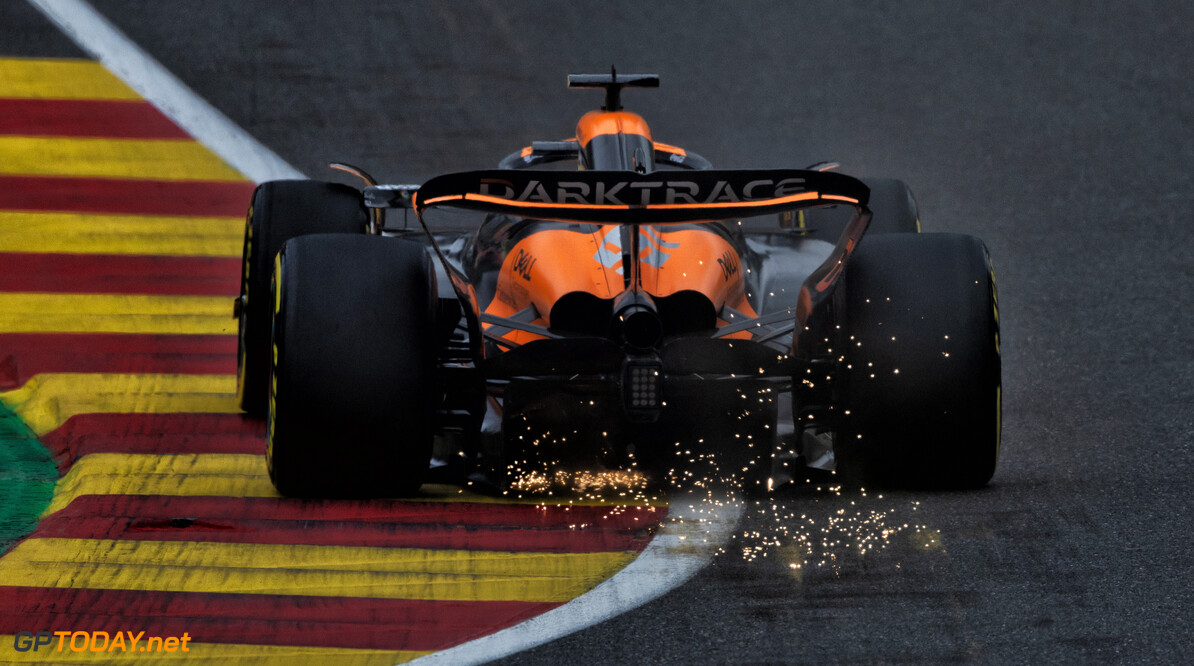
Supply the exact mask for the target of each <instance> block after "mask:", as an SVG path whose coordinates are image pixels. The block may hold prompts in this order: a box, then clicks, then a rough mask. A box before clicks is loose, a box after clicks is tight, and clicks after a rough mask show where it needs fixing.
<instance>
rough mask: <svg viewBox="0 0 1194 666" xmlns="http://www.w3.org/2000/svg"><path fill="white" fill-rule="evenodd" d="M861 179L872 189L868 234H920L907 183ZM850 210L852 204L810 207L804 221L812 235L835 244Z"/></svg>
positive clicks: (918, 221)
mask: <svg viewBox="0 0 1194 666" xmlns="http://www.w3.org/2000/svg"><path fill="white" fill-rule="evenodd" d="M863 182H864V183H866V186H867V187H869V188H871V198H870V201H869V203H867V208H870V209H871V213H872V215H871V224H870V226H869V227H867V231H866V233H867V235H868V236H874V235H876V234H915V233H920V212H919V210H918V209H917V206H916V197H914V196H912V189H911V188H909V187H908V184H907V183H905V182H904V181H902V180H897V179H895V178H864V179H863ZM853 212H854V209H853V207H852V206H834V207H829V208H812V209H809V210H807V211H805V213H804V215H805V217H804V224H805V226H806V227H807V228H808V229H810V230H811V231H810V233H811V235H812V237H813V238H819V239H821V240H824V241H827V242H830V243H837V239H838V238H839V237H840V236H841V235H842V231H843V230H844V229H845V228H846V224H847V223H848V222H849V221H850V218H851V216H852V215H853Z"/></svg>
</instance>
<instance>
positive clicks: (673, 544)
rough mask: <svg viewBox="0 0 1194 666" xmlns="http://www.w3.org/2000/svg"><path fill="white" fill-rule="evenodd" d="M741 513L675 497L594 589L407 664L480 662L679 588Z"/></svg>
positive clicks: (728, 505)
mask: <svg viewBox="0 0 1194 666" xmlns="http://www.w3.org/2000/svg"><path fill="white" fill-rule="evenodd" d="M741 515H742V504H741V503H740V502H735V501H723V500H708V499H706V500H704V501H703V502H699V503H697V502H691V503H690V502H689V501H688V500H683V499H681V498H675V499H673V500H672V502H671V508H670V509H669V513H668V519H667V521H665V522H664V524H663V526H662V529H661V530H660V531H659V533H658V534H656V535H655V538H654V539H652V540H651V543H649V544H647V547H646V548H645V549H643V552H642V553H641V554H640V555H639V556H638V558H636V559H635V560H634V561H633V562H631V563H630V564H629V565H627V566H626V568H624V569H622V570H621V571H619V572H618V573H616V574H614V575H613V577H611V578H609V579H608V580H606V581H605V582H603V583H601V584H600V585H598V586H597V587H595V588H593V589H592V590H589V591H588V592H586V593H585V594H582V595H581V596H579V597H577V598H575V599H573V600H572V601H569V602H568V603H566V604H564V605H563V606H560V607H558V608H554V609H552V610H550V611H548V612H546V613H544V614H542V615H538V616H536V617H533V618H531V619H529V620H527V621H525V622H523V623H521V624H516V625H514V626H513V627H510V628H508V629H503V630H502V631H499V632H497V633H494V634H490V635H488V636H483V637H481V638H478V639H476V640H472V641H469V642H467V643H462V644H460V645H457V646H456V647H453V648H448V649H447V650H442V651H440V652H436V653H434V654H429V655H427V656H426V657H420V658H418V659H415V660H413V661H410V662H407V664H408V666H430V665H432V664H454V665H457V664H459V665H462V666H463V665H467V664H482V663H485V662H487V661H492V660H494V659H500V658H502V657H506V656H509V655H512V654H515V653H517V652H521V651H523V650H528V649H530V648H533V647H535V646H537V645H542V644H544V643H547V642H549V641H553V640H555V639H557V638H560V637H563V636H567V635H568V634H571V633H573V632H576V631H580V630H581V629H585V628H588V627H591V626H593V625H595V624H597V623H599V622H604V621H605V620H608V619H610V618H612V617H614V616H616V615H620V614H622V613H625V612H626V611H628V610H631V609H632V608H637V607H639V606H641V605H643V604H645V603H647V602H648V601H651V600H652V599H655V598H657V597H660V596H662V595H663V594H664V593H665V592H668V591H670V590H672V589H674V588H676V587H679V586H680V585H681V584H682V583H684V582H685V581H687V580H688V579H689V578H691V577H692V576H693V575H694V574H695V573H696V572H698V571H700V570H701V569H702V568H703V567H704V566H705V565H706V564H708V562H709V561H710V560H711V559H712V558H713V556H714V555H716V554H717V552H718V551H720V550H721V549H722V548H723V547H724V546H725V544H726V543H727V542H728V541H729V539H730V537H731V536H732V534H733V530H734V526H735V525H737V524H738V518H739V517H740V516H741Z"/></svg>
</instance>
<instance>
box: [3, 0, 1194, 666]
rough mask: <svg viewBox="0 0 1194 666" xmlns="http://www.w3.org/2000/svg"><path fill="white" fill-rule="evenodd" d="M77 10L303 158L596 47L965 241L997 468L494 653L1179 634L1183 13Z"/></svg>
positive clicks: (495, 95)
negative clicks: (997, 412) (985, 261)
mask: <svg viewBox="0 0 1194 666" xmlns="http://www.w3.org/2000/svg"><path fill="white" fill-rule="evenodd" d="M94 4H95V6H96V7H97V8H98V9H99V10H100V11H101V12H102V13H104V14H105V15H106V16H108V17H109V18H110V19H111V20H112V21H113V22H114V23H115V24H116V25H117V26H119V27H120V28H121V29H123V30H124V31H125V32H126V33H127V34H128V35H129V36H130V37H131V38H132V39H133V40H134V41H135V42H137V43H138V44H140V45H141V46H142V47H143V48H145V49H146V50H147V51H149V52H150V53H151V54H152V55H154V57H156V58H157V59H159V60H160V61H161V62H162V63H163V64H164V65H165V66H166V67H167V68H168V69H170V70H171V71H172V72H174V73H175V74H176V75H177V76H179V77H180V78H181V79H182V80H183V81H184V82H186V83H187V84H188V85H189V86H190V87H192V88H193V89H194V90H195V91H196V92H198V93H199V94H200V95H201V96H203V97H204V98H206V99H207V100H209V101H210V102H211V103H213V104H214V105H215V106H216V107H217V108H219V109H220V110H222V111H223V112H224V113H225V114H227V115H228V116H229V117H230V118H232V119H233V120H234V121H235V122H237V123H238V124H239V125H240V126H241V127H243V128H244V129H245V130H247V131H248V132H249V133H251V134H253V135H254V136H255V137H257V138H258V139H259V140H260V141H262V142H263V143H265V144H266V145H267V146H269V147H270V148H272V149H273V150H275V151H276V152H278V153H279V154H280V155H281V156H282V157H283V158H285V159H286V160H288V161H289V162H290V163H291V164H293V165H294V166H296V167H297V168H299V169H300V170H302V171H304V172H305V173H307V174H308V175H310V176H312V177H318V178H329V179H335V177H334V175H333V173H332V172H330V171H327V170H326V169H324V167H323V165H324V164H326V163H327V162H329V161H333V160H340V161H347V162H350V163H356V164H359V165H360V166H362V167H364V168H366V169H367V170H369V171H371V172H373V173H374V175H376V176H378V177H379V178H381V179H382V180H385V181H390V182H419V181H421V180H423V179H426V178H428V177H430V176H432V175H434V174H437V173H440V172H443V171H447V170H457V169H469V168H478V167H487V166H490V165H492V164H494V163H496V161H497V160H498V159H499V158H501V157H502V156H504V155H505V154H506V153H508V152H510V151H512V150H515V149H517V148H519V147H521V146H523V145H525V144H526V142H527V141H529V140H532V139H559V138H564V137H567V136H571V135H572V126H573V123H574V122H575V119H576V118H577V117H578V116H579V115H580V114H581V113H583V112H584V111H585V110H587V109H588V108H590V107H592V106H594V105H595V104H596V102H597V99H596V96H595V95H596V94H595V93H588V92H581V91H575V92H574V91H568V90H566V89H565V88H564V76H565V75H566V74H568V73H570V72H579V71H586V72H587V71H596V72H599V71H604V70H607V69H608V68H609V66H610V65H611V64H616V65H617V67H618V68H619V70H621V71H623V72H632V71H650V72H657V73H659V74H660V75H661V76H662V86H661V88H660V89H659V90H657V91H630V92H628V93H627V94H626V95H625V97H624V101H625V103H626V105H627V107H628V108H629V109H631V110H634V111H637V112H639V113H642V114H643V115H644V116H645V117H646V118H647V119H648V121H649V122H651V124H652V129H653V131H654V134H655V137H656V138H657V139H659V140H661V141H664V142H667V143H672V144H678V145H682V146H685V147H687V148H689V149H691V150H694V151H696V152H698V153H701V154H702V155H704V156H705V157H707V158H709V159H710V160H712V161H713V162H714V164H715V165H717V166H721V167H727V168H734V167H784V166H789V167H803V166H805V165H808V164H811V163H814V162H817V161H820V160H827V159H828V160H835V161H839V162H841V163H842V164H843V171H845V172H847V173H852V174H854V175H860V176H895V177H900V178H903V179H905V180H907V181H908V182H909V183H910V184H911V186H912V188H913V189H914V191H915V192H916V194H917V197H918V200H919V203H920V210H921V217H922V222H923V225H924V227H925V229H926V230H927V231H954V232H962V233H969V234H974V235H977V236H980V237H981V238H983V239H984V240H985V241H986V243H987V245H988V246H989V248H990V250H991V253H992V255H993V257H994V261H995V266H996V271H997V277H998V279H999V296H1000V309H1001V320H1002V325H1003V330H1002V348H1003V354H1004V357H1003V358H1004V412H1003V414H1004V415H1003V457H1002V461H1001V463H1000V467H999V470H998V471H997V473H996V475H995V478H994V480H993V481H992V483H991V485H990V486H989V487H988V488H987V489H985V490H982V491H978V492H966V493H884V494H883V495H882V497H880V496H879V494H878V493H876V492H874V491H870V492H868V493H867V494H866V495H865V496H863V495H860V494H858V493H843V494H841V495H838V494H836V493H834V492H832V491H830V490H827V489H825V488H824V487H814V486H801V487H798V488H796V489H793V490H790V491H788V492H786V493H782V494H779V495H777V496H776V497H774V498H773V499H772V500H770V501H765V502H760V503H758V504H756V505H753V506H752V507H751V508H749V509H748V517H747V518H746V520H745V521H744V523H743V524H742V525H741V527H740V529H739V534H740V535H742V536H740V537H739V538H737V539H736V540H735V541H734V542H733V543H732V544H731V545H730V549H729V551H728V552H726V553H725V554H723V555H722V556H720V557H718V558H717V559H716V561H715V563H714V564H713V565H712V566H710V567H709V568H707V569H706V570H704V571H703V572H702V573H700V574H698V575H697V576H696V577H695V578H694V579H692V580H691V581H690V582H689V583H688V584H686V585H684V586H683V587H681V588H679V589H677V590H675V591H673V592H671V593H669V594H667V595H665V596H664V597H662V598H660V599H658V600H656V601H654V602H651V603H649V604H647V605H645V606H643V607H641V608H639V609H637V610H634V611H631V612H629V613H626V614H624V615H622V616H620V617H617V618H614V619H612V620H610V621H607V622H605V623H602V624H599V625H597V626H594V627H592V628H590V629H588V630H585V631H582V632H580V633H577V634H574V635H572V636H568V637H566V638H563V639H560V640H558V641H555V642H553V643H551V644H548V645H545V646H542V647H540V648H536V649H533V650H530V651H528V652H524V653H521V654H519V655H516V656H514V657H511V658H509V659H506V660H504V661H503V662H502V663H509V664H556V663H627V664H629V663H648V662H652V663H665V664H689V663H702V664H703V663H710V664H720V663H810V664H811V663H884V664H894V663H956V662H966V663H1073V664H1087V663H1186V662H1189V661H1191V659H1194V635H1192V630H1191V621H1190V619H1189V618H1190V616H1191V613H1192V612H1194V585H1192V584H1191V582H1190V581H1191V571H1192V569H1194V555H1192V554H1191V535H1192V534H1194V520H1192V519H1191V504H1192V502H1191V497H1192V493H1191V490H1190V479H1191V478H1192V476H1194V444H1192V442H1194V436H1192V434H1191V433H1192V431H1194V388H1192V387H1194V363H1192V359H1194V352H1192V349H1194V313H1192V310H1191V308H1192V307H1194V259H1192V258H1191V252H1192V251H1194V241H1192V240H1191V234H1190V228H1191V226H1192V225H1194V214H1192V213H1191V209H1192V205H1191V204H1192V203H1194V175H1192V173H1194V86H1191V85H1190V81H1191V79H1192V75H1194V46H1192V45H1191V44H1192V41H1191V40H1190V38H1189V36H1190V30H1189V27H1188V26H1190V25H1192V24H1194V5H1191V4H1188V3H1180V2H1158V3H1144V2H1125V3H1095V4H1091V3H1078V2H1040V3H1032V4H1031V5H1029V4H1027V3H1013V2H988V3H982V4H981V6H980V5H974V4H973V3H955V2H949V1H947V0H942V1H940V2H915V3H900V4H895V5H892V4H888V3H873V2H842V3H828V2H826V3H799V4H796V3H784V2H738V3H724V4H722V3H678V2H669V3H650V4H648V3H636V2H594V1H590V2H574V3H567V4H551V5H549V4H546V3H531V2H517V3H484V2H452V3H440V2H418V3H388V2H387V3H367V2H357V1H341V2H332V1H330V0H329V1H320V2H304V3H300V4H297V5H292V4H291V3H281V2H269V1H265V0H248V1H237V2H233V1H231V0H220V1H216V2H207V1H199V0H186V1H183V2H169V3H162V2H152V1H148V0H99V1H96V2H95V3H94ZM0 17H2V18H3V19H4V20H2V21H0V36H2V37H3V39H4V41H3V44H4V46H3V48H2V49H0V50H3V52H4V54H5V55H65V56H73V55H77V54H78V52H77V49H75V48H74V47H73V46H71V45H70V44H69V42H66V41H65V40H64V39H63V38H62V37H61V36H59V35H57V33H56V32H55V31H54V30H53V28H51V27H49V26H48V25H47V24H45V22H44V21H43V20H41V19H40V17H39V16H38V15H37V14H36V13H34V12H33V11H32V10H30V9H28V8H27V7H26V6H25V5H24V4H23V3H22V2H19V1H18V0H0ZM802 516H803V517H802ZM809 521H812V522H811V524H810V522H809ZM834 521H837V522H836V523H835V522H834ZM905 525H906V527H905ZM885 530H886V531H885ZM884 534H886V539H884V538H883V535H884ZM801 536H803V537H804V538H805V539H806V540H807V543H809V544H810V545H809V546H808V547H807V548H806V549H804V550H801V549H798V548H794V547H793V546H792V544H794V543H801V541H800V539H801ZM772 537H775V538H777V539H778V540H779V541H781V542H782V543H783V544H784V545H781V546H778V547H776V546H771V545H767V544H769V543H771V542H772V541H773V540H774V539H773V538H772ZM868 537H869V539H867V538H868ZM863 539H866V540H863ZM860 540H861V541H860ZM860 543H861V544H863V545H864V546H865V545H867V544H871V545H873V547H872V548H871V549H870V550H869V551H867V552H866V553H865V554H860V553H859V551H860V547H859V544H860ZM793 565H798V568H793Z"/></svg>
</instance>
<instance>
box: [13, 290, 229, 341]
mask: <svg viewBox="0 0 1194 666" xmlns="http://www.w3.org/2000/svg"><path fill="white" fill-rule="evenodd" d="M232 305H233V299H232V297H231V296H156V295H155V296H148V295H141V294H135V295H134V294H22V293H0V333H165V334H180V335H182V334H190V335H218V334H234V333H236V319H234V318H233V317H232Z"/></svg>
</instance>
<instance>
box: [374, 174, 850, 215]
mask: <svg viewBox="0 0 1194 666" xmlns="http://www.w3.org/2000/svg"><path fill="white" fill-rule="evenodd" d="M869 197H870V190H869V189H868V188H867V186H866V185H864V184H863V183H862V181H860V180H858V179H856V178H852V177H850V176H847V175H845V174H840V173H831V172H824V171H808V170H798V169H764V170H705V171H688V172H671V171H666V172H654V173H647V174H638V173H634V172H629V171H532V170H518V171H513V170H506V169H500V170H487V171H468V172H462V173H451V174H445V175H442V176H437V177H435V178H432V179H431V180H429V181H427V182H426V183H424V184H423V185H421V186H420V187H419V188H418V190H417V192H414V193H413V194H412V193H411V192H410V190H409V189H408V188H402V189H398V188H388V187H386V186H384V185H383V186H375V187H369V188H366V190H365V202H366V205H368V206H369V207H371V208H398V207H403V208H405V207H413V208H414V209H415V211H416V212H417V213H420V214H421V213H422V212H423V211H425V210H427V209H429V208H434V207H437V206H455V207H459V208H469V209H474V210H479V211H483V212H490V213H503V214H508V215H515V216H519V217H529V218H538V219H553V220H556V219H558V220H568V221H574V222H589V223H594V224H671V223H682V222H693V221H712V220H730V219H737V218H743V217H752V216H756V215H765V214H769V213H779V212H783V211H787V210H794V209H799V208H808V207H811V206H818V205H823V204H841V203H845V204H852V205H854V206H856V207H858V208H859V209H865V207H866V204H867V201H868V199H869Z"/></svg>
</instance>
